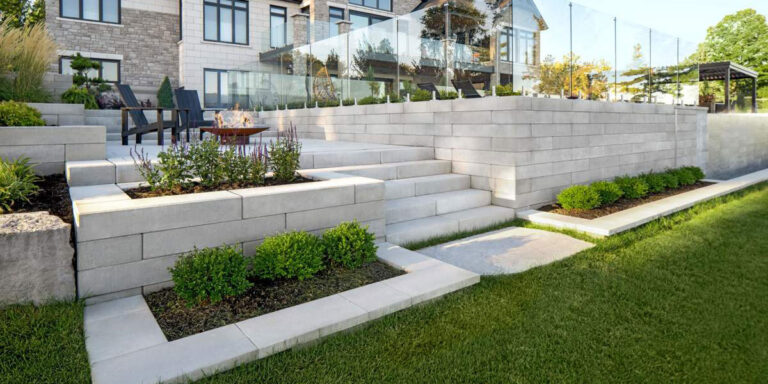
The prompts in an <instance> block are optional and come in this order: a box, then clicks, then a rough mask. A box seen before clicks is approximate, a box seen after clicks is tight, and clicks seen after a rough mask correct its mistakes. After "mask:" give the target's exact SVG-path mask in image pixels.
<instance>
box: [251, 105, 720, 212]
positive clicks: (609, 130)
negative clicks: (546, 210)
mask: <svg viewBox="0 0 768 384" xmlns="http://www.w3.org/2000/svg"><path fill="white" fill-rule="evenodd" d="M260 117H261V118H262V120H263V122H264V123H266V124H268V125H270V126H271V127H272V129H276V128H277V129H285V128H286V127H287V126H288V125H289V122H293V123H294V124H296V125H297V126H298V129H299V132H300V135H301V136H302V137H307V138H317V139H326V140H343V141H358V142H371V143H382V144H396V145H411V146H424V147H433V148H434V149H435V155H436V158H437V159H442V160H450V161H451V162H452V171H453V172H454V173H459V174H466V175H470V176H471V180H472V188H476V189H484V190H490V191H493V203H494V204H496V205H502V206H506V207H511V208H524V207H532V206H540V205H543V204H546V203H549V202H551V201H553V200H554V198H555V196H556V194H557V193H558V192H559V191H560V190H562V189H563V188H565V187H567V186H569V185H572V184H581V183H589V182H592V181H596V180H601V179H608V178H612V177H615V176H619V175H623V174H631V175H633V174H638V173H641V172H647V171H651V170H661V169H664V168H670V167H678V166H684V165H699V166H702V165H703V162H704V161H705V160H706V159H705V158H702V156H701V153H703V151H704V146H705V145H706V141H705V140H703V139H702V137H704V136H705V132H706V109H704V108H691V107H675V106H672V105H654V104H630V103H605V102H593V101H584V100H561V99H545V98H530V97H485V98H481V99H464V100H446V101H428V102H409V103H400V104H380V105H367V106H349V107H335V108H312V109H297V110H288V111H269V112H261V113H260Z"/></svg>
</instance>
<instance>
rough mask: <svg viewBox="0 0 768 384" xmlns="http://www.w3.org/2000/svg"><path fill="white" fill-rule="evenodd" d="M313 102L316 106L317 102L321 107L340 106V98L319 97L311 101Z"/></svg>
mask: <svg viewBox="0 0 768 384" xmlns="http://www.w3.org/2000/svg"><path fill="white" fill-rule="evenodd" d="M311 103H312V106H314V105H315V103H317V106H318V107H320V108H328V107H338V106H339V101H338V100H317V99H313V100H312V101H311ZM344 105H347V104H346V103H345V104H344Z"/></svg>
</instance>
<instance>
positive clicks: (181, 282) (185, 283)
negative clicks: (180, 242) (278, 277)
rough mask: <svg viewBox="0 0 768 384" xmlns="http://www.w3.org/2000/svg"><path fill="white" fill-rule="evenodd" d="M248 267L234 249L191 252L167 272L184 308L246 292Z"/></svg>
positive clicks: (223, 248)
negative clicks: (186, 305)
mask: <svg viewBox="0 0 768 384" xmlns="http://www.w3.org/2000/svg"><path fill="white" fill-rule="evenodd" d="M247 266H248V263H247V260H246V259H245V257H244V256H243V254H242V253H241V252H240V250H239V249H237V248H234V247H220V248H205V249H202V250H198V249H195V250H194V251H193V252H191V253H189V254H187V255H184V256H181V257H180V258H179V259H178V260H177V261H176V264H175V265H174V266H173V268H170V272H171V278H172V279H173V283H174V287H173V289H174V291H176V294H177V295H179V297H181V298H182V299H184V301H186V302H187V304H188V305H190V306H192V305H199V304H201V303H205V302H209V303H216V302H219V301H221V300H223V299H224V298H226V297H230V296H236V295H239V294H242V293H243V292H245V291H247V290H248V288H250V287H251V286H253V284H252V283H251V282H250V281H248V268H247Z"/></svg>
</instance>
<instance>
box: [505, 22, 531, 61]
mask: <svg viewBox="0 0 768 384" xmlns="http://www.w3.org/2000/svg"><path fill="white" fill-rule="evenodd" d="M522 33H525V34H527V37H526V38H525V40H528V41H531V42H532V43H533V46H532V47H533V49H536V33H535V32H532V31H530V30H527V29H519V28H513V27H504V28H503V29H502V31H501V33H500V34H499V35H500V36H501V39H502V41H507V57H504V56H501V55H500V60H501V61H505V62H510V63H512V62H514V63H519V64H526V65H533V62H535V59H534V57H530V58H529V60H530V61H531V63H526V62H525V59H524V58H522V57H520V56H521V48H522V44H520V43H521V41H522V39H523V37H522V36H521V34H522ZM526 47H528V46H526Z"/></svg>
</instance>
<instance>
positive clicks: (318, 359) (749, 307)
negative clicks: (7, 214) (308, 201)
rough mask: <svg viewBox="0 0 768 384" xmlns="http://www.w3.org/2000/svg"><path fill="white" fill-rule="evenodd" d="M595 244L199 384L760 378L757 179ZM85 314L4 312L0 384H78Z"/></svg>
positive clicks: (764, 190) (764, 250)
mask: <svg viewBox="0 0 768 384" xmlns="http://www.w3.org/2000/svg"><path fill="white" fill-rule="evenodd" d="M593 241H595V242H596V244H597V246H596V247H595V248H593V249H590V250H588V251H585V252H582V253H581V254H579V255H576V256H574V257H572V258H570V259H567V260H564V261H562V262H559V263H555V264H552V265H549V266H545V267H541V268H537V269H534V270H531V271H528V272H526V273H522V274H519V275H514V276H506V277H496V278H483V280H482V281H481V282H480V283H479V284H478V285H476V286H474V287H471V288H468V289H465V290H463V291H460V292H458V293H455V294H452V295H449V296H448V297H446V298H443V299H440V300H438V301H435V302H433V303H430V304H427V305H422V306H419V307H417V308H413V309H409V310H406V311H402V312H399V313H396V314H393V315H390V316H387V317H385V318H384V319H381V320H379V321H376V322H373V323H372V324H369V325H368V326H365V327H363V328H362V329H357V330H354V331H352V332H349V333H346V334H343V335H337V336H335V337H331V338H329V339H327V340H325V341H323V342H321V343H320V344H318V345H314V346H311V347H307V348H301V349H298V350H294V351H288V352H285V353H281V354H278V355H276V356H272V357H270V358H267V359H264V360H261V361H257V362H254V363H251V364H247V365H244V366H242V367H239V368H236V369H235V370H232V371H229V372H225V373H222V374H219V375H216V376H213V377H211V378H208V379H206V380H203V382H205V383H363V382H365V383H440V384H444V383H456V382H461V383H510V382H511V383H514V382H520V383H538V382H557V383H560V382H585V383H608V382H610V383H615V382H636V383H668V382H685V383H766V382H768V364H766V361H768V184H763V185H760V186H757V187H753V188H751V189H750V190H749V191H747V192H744V193H739V194H736V195H732V196H730V197H727V198H723V199H718V200H717V201H715V202H710V203H706V204H703V205H700V206H697V207H696V208H694V209H692V210H689V211H686V212H684V213H681V214H678V215H675V216H673V217H672V218H668V219H664V220H660V221H656V222H654V223H652V224H650V225H647V226H645V227H642V228H640V229H638V230H634V231H630V232H627V233H625V234H622V235H619V236H616V237H612V238H609V239H607V240H593ZM81 313H82V307H81V306H80V305H79V304H69V305H58V306H53V307H44V308H43V309H33V308H32V307H29V306H26V307H13V308H11V309H6V310H0V382H1V383H4V382H6V381H9V382H12V383H15V382H19V383H26V382H56V383H58V382H86V381H87V377H88V367H87V358H86V355H85V351H84V347H83V341H82V330H81V329H82V327H81V325H80V323H81V322H82V315H81ZM59 317H61V318H59ZM57 319H58V320H57ZM30 321H31V323H30ZM29 324H32V325H29ZM24 337H29V339H30V340H29V341H24V340H17V339H18V338H24ZM39 375H41V376H39ZM9 377H10V380H8V378H9ZM4 380H5V381H4Z"/></svg>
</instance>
